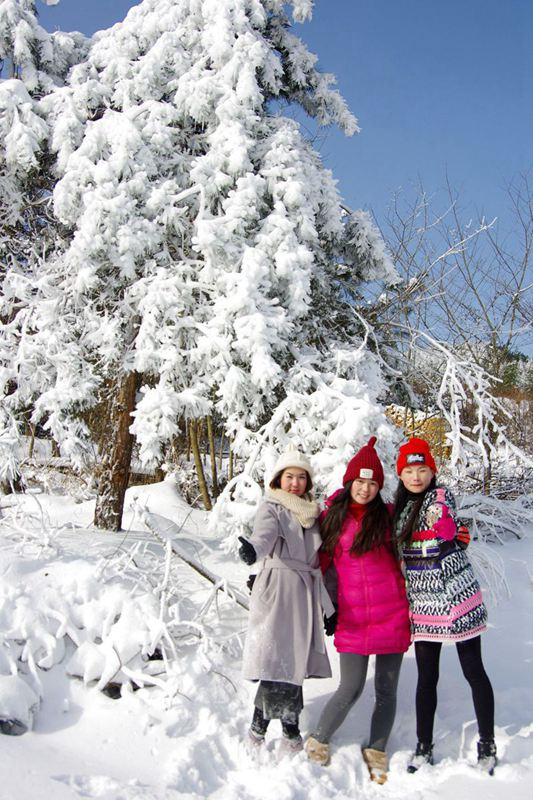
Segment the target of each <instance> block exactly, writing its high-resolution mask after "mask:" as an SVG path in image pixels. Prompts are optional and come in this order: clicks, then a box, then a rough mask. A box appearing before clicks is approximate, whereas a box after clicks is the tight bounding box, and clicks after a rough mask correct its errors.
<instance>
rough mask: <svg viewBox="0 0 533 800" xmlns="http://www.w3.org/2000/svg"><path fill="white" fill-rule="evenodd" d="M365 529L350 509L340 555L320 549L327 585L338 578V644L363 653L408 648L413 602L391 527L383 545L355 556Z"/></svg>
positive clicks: (340, 648) (338, 550)
mask: <svg viewBox="0 0 533 800" xmlns="http://www.w3.org/2000/svg"><path fill="white" fill-rule="evenodd" d="M331 499H332V498H330V500H331ZM322 518H323V515H322ZM360 530H361V521H359V520H356V519H355V517H354V516H353V515H352V514H351V513H348V514H347V515H346V518H345V520H344V523H343V526H342V530H341V535H340V537H339V540H338V542H337V547H336V551H335V554H334V556H333V557H332V556H329V555H327V554H326V553H322V554H321V555H320V565H321V567H322V572H324V573H325V579H326V585H327V586H328V588H329V586H331V585H332V584H333V585H334V584H335V578H336V583H337V591H336V594H337V596H336V598H335V597H332V600H333V601H334V602H336V603H337V605H338V613H339V616H338V621H337V628H336V631H335V640H334V641H335V647H336V648H337V650H338V651H339V652H340V653H359V654H360V655H378V654H382V653H404V652H405V651H406V650H407V649H408V647H409V644H410V642H411V630H410V623H409V605H408V603H407V596H406V593H405V582H404V578H403V575H402V573H401V570H400V565H399V563H398V560H397V558H396V555H395V553H394V549H393V545H392V540H391V534H390V531H388V532H387V539H386V542H385V543H384V544H383V545H381V546H380V547H377V548H375V549H373V550H370V551H369V552H367V553H364V554H363V555H356V556H352V555H350V548H351V546H352V543H353V540H354V538H355V537H356V536H357V535H358V534H359V532H360ZM332 570H334V574H333V575H332V574H331V572H332ZM335 573H336V575H335ZM332 578H333V580H331V579H332Z"/></svg>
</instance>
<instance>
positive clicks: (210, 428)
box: [207, 415, 220, 498]
mask: <svg viewBox="0 0 533 800" xmlns="http://www.w3.org/2000/svg"><path fill="white" fill-rule="evenodd" d="M207 439H208V441H209V456H210V459H211V475H212V478H213V497H215V498H217V497H218V495H219V494H220V492H219V490H218V477H217V454H216V450H215V434H214V431H213V417H212V416H211V415H209V416H208V417H207Z"/></svg>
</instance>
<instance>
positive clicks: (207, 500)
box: [189, 419, 213, 511]
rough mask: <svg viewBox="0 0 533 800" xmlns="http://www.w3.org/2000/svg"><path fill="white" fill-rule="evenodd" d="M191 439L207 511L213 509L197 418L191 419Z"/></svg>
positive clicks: (199, 484) (197, 475) (199, 483)
mask: <svg viewBox="0 0 533 800" xmlns="http://www.w3.org/2000/svg"><path fill="white" fill-rule="evenodd" d="M189 439H190V442H191V448H192V452H193V455H194V464H195V466H196V477H197V478H198V486H199V487H200V494H201V495H202V501H203V504H204V506H205V508H206V510H207V511H211V509H212V507H213V506H212V505H211V498H210V497H209V492H208V490H207V484H206V482H205V473H204V467H203V464H202V456H201V454H200V446H199V444H198V421H197V420H195V419H191V421H190V423H189Z"/></svg>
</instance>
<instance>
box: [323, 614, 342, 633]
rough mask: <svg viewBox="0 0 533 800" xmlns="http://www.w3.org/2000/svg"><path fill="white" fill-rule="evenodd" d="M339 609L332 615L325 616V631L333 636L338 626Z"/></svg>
mask: <svg viewBox="0 0 533 800" xmlns="http://www.w3.org/2000/svg"><path fill="white" fill-rule="evenodd" d="M338 616H339V612H338V611H334V612H333V614H332V615H331V617H326V616H325V617H324V631H325V633H326V636H333V634H334V633H335V628H336V627H337V619H338Z"/></svg>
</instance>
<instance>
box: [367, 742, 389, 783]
mask: <svg viewBox="0 0 533 800" xmlns="http://www.w3.org/2000/svg"><path fill="white" fill-rule="evenodd" d="M363 759H364V762H365V764H366V765H367V767H368V771H369V773H370V780H371V781H375V782H376V783H385V781H386V780H387V754H386V753H384V752H383V750H373V749H372V748H371V747H364V748H363Z"/></svg>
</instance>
